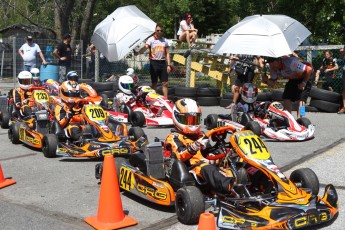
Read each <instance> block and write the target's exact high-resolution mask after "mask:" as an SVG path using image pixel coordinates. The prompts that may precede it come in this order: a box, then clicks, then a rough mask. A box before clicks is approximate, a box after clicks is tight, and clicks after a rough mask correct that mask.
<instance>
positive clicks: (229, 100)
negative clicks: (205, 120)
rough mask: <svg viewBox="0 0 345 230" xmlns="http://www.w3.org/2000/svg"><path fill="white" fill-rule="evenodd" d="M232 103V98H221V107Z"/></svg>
mask: <svg viewBox="0 0 345 230" xmlns="http://www.w3.org/2000/svg"><path fill="white" fill-rule="evenodd" d="M231 103H232V99H224V98H222V99H220V102H219V105H220V106H221V107H227V106H228V105H230V104H231Z"/></svg>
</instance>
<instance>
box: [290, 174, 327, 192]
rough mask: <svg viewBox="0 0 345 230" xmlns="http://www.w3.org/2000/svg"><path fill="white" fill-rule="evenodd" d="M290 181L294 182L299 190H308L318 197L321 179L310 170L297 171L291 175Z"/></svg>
mask: <svg viewBox="0 0 345 230" xmlns="http://www.w3.org/2000/svg"><path fill="white" fill-rule="evenodd" d="M290 180H291V181H292V182H294V183H295V184H296V185H297V187H298V188H308V189H310V190H311V193H312V194H313V195H317V194H318V193H319V189H320V183H319V179H318V178H317V175H316V174H315V172H314V171H313V170H311V169H310V168H301V169H296V170H295V171H293V172H292V173H291V175H290Z"/></svg>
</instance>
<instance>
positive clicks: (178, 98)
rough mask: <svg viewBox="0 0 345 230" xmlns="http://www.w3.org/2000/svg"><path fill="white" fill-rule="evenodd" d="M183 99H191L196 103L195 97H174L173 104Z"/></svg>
mask: <svg viewBox="0 0 345 230" xmlns="http://www.w3.org/2000/svg"><path fill="white" fill-rule="evenodd" d="M184 98H190V99H193V100H194V101H196V97H185V96H176V95H175V96H174V102H176V101H177V100H180V99H184Z"/></svg>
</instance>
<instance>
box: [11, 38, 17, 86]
mask: <svg viewBox="0 0 345 230" xmlns="http://www.w3.org/2000/svg"><path fill="white" fill-rule="evenodd" d="M12 53H13V83H15V82H16V75H17V74H16V73H17V52H16V37H13V50H12Z"/></svg>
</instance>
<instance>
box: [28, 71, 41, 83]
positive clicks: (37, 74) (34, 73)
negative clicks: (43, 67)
mask: <svg viewBox="0 0 345 230" xmlns="http://www.w3.org/2000/svg"><path fill="white" fill-rule="evenodd" d="M30 73H31V74H32V79H33V80H34V81H37V80H39V79H40V70H39V69H38V68H32V69H31V70H30Z"/></svg>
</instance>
